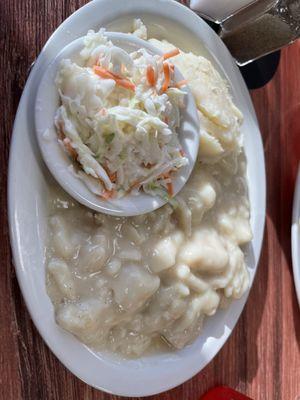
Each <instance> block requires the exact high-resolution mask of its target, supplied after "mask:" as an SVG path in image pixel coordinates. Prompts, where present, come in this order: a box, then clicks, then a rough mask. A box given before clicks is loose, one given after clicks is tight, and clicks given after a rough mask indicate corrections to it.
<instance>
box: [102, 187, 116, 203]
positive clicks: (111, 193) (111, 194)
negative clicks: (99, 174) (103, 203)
mask: <svg viewBox="0 0 300 400" xmlns="http://www.w3.org/2000/svg"><path fill="white" fill-rule="evenodd" d="M115 193H116V191H115V190H114V189H112V190H104V192H103V193H102V194H101V197H102V198H103V199H104V200H108V199H111V198H112V197H114V195H115Z"/></svg>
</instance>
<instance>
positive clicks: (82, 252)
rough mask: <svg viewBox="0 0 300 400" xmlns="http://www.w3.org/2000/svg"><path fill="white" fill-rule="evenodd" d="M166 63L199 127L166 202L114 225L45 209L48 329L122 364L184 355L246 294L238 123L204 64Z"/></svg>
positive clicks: (103, 218)
mask: <svg viewBox="0 0 300 400" xmlns="http://www.w3.org/2000/svg"><path fill="white" fill-rule="evenodd" d="M135 25H136V29H137V31H136V32H135V33H136V34H139V35H142V36H143V37H145V35H146V34H147V32H146V28H145V27H144V26H143V25H142V24H140V23H139V22H138V21H136V22H135ZM151 42H152V43H153V44H154V45H155V46H157V47H160V48H162V49H164V50H169V49H170V48H172V45H170V44H168V43H166V42H159V41H157V40H155V39H151ZM172 62H174V64H175V65H177V66H178V67H179V68H180V70H181V72H182V73H183V75H185V77H186V78H187V79H188V81H189V84H190V86H191V89H192V90H193V94H194V96H195V100H196V103H197V107H198V111H199V116H200V120H201V142H200V152H199V159H198V163H197V164H196V166H195V169H194V171H193V174H192V177H191V178H190V180H189V182H188V183H187V185H186V186H185V187H184V189H183V190H182V192H180V195H179V196H177V197H176V198H175V201H174V203H172V205H170V204H167V205H166V206H164V207H162V208H161V209H159V210H157V211H155V212H152V213H149V214H146V215H141V216H137V217H130V218H117V217H110V216H107V215H102V214H97V213H93V212H91V211H90V210H87V209H85V208H84V207H81V206H80V205H78V204H76V203H75V202H74V201H72V200H71V199H69V198H68V197H67V195H66V194H63V193H59V194H57V193H56V192H55V193H54V196H53V199H52V200H51V215H50V219H49V231H50V237H49V246H48V250H47V260H48V264H47V287H48V293H49V295H50V297H51V299H52V301H53V304H54V306H55V314H56V320H57V323H58V324H59V325H60V326H61V327H63V328H64V329H66V330H67V331H69V332H71V333H72V334H74V335H75V336H76V337H77V338H78V339H79V340H81V341H83V342H84V343H86V344H87V345H89V346H92V347H94V348H97V349H101V348H105V349H109V350H111V351H114V352H118V353H121V354H123V355H125V356H128V357H139V356H141V355H142V354H143V353H145V352H146V351H147V350H148V349H151V346H154V344H156V343H157V342H158V341H164V342H167V343H168V344H169V345H170V346H172V347H173V348H176V349H180V348H182V347H184V346H186V345H187V344H188V343H190V342H191V341H193V340H194V339H195V338H196V337H197V336H198V335H199V332H200V330H201V326H202V323H203V320H204V318H205V317H206V316H211V315H213V314H214V313H215V312H216V310H217V309H218V307H219V306H220V304H221V303H223V302H224V300H226V299H231V298H233V299H235V298H239V297H241V296H242V295H243V293H244V292H245V291H246V289H247V287H248V272H247V267H246V265H245V261H244V254H243V252H242V250H241V248H240V246H241V245H243V244H245V243H247V242H249V241H250V240H251V237H252V236H251V229H250V224H249V204H248V197H247V187H246V182H245V170H246V163H245V159H244V156H243V152H242V147H241V135H240V126H241V122H242V115H241V113H240V112H239V110H238V109H237V108H236V107H235V105H234V104H233V102H232V99H231V96H230V93H229V90H228V88H227V85H226V83H225V82H224V81H223V80H222V78H221V77H220V75H219V74H218V73H217V71H216V70H215V69H214V67H213V66H212V64H211V63H210V62H209V61H208V60H206V59H205V58H203V57H200V56H196V55H194V54H190V53H189V54H186V53H183V52H182V53H181V54H180V55H178V56H176V57H174V58H173V59H172Z"/></svg>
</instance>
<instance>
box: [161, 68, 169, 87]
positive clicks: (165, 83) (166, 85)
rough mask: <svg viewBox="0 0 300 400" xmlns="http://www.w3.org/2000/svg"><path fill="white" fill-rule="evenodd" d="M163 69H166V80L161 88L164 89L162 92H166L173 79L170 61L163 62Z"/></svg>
mask: <svg viewBox="0 0 300 400" xmlns="http://www.w3.org/2000/svg"><path fill="white" fill-rule="evenodd" d="M163 71H164V76H165V80H164V83H163V85H162V88H161V90H162V92H165V91H166V90H167V89H168V87H169V85H170V81H171V78H170V66H169V63H167V62H164V63H163Z"/></svg>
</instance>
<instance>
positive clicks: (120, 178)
mask: <svg viewBox="0 0 300 400" xmlns="http://www.w3.org/2000/svg"><path fill="white" fill-rule="evenodd" d="M177 54H179V50H178V49H174V50H172V51H170V52H169V53H165V54H164V55H163V56H158V55H152V54H150V53H149V52H147V51H146V50H145V49H143V48H141V49H140V50H138V51H136V52H133V53H130V54H128V53H127V52H126V51H124V50H123V49H121V48H120V47H117V46H115V45H114V44H113V43H112V42H111V41H109V40H108V38H107V37H106V35H105V30H104V29H101V30H100V31H99V32H97V33H95V32H94V31H89V32H88V34H87V36H86V37H85V38H84V48H83V50H82V51H81V53H80V62H79V63H75V62H72V61H71V60H69V59H65V60H63V62H62V63H61V66H60V68H59V71H58V73H57V77H56V85H57V88H58V92H59V96H60V101H61V105H60V106H59V108H58V110H57V112H56V115H55V126H56V130H57V134H58V140H59V143H60V144H61V145H62V147H63V149H64V150H65V151H66V152H67V153H68V155H69V156H70V157H71V158H72V159H73V160H74V161H75V164H74V165H75V166H76V167H75V168H74V173H76V175H77V176H78V177H79V178H80V179H82V180H83V181H84V182H85V183H86V185H87V187H88V188H89V190H91V191H92V192H93V193H95V194H97V195H99V196H101V197H102V198H103V199H106V200H107V199H112V198H121V197H123V196H125V195H127V194H129V193H131V194H138V193H139V191H140V190H143V191H144V192H146V193H149V194H151V195H154V196H157V195H159V196H163V197H164V196H168V197H169V198H170V197H172V196H173V179H174V177H175V174H176V172H177V171H178V170H179V169H180V168H181V167H183V166H184V165H186V164H187V163H188V159H187V158H186V157H185V155H184V153H183V150H182V148H181V144H180V142H179V138H178V132H177V129H178V127H179V126H180V115H181V113H180V109H181V108H182V107H184V102H185V92H184V91H183V90H182V89H181V88H182V86H184V85H186V81H181V82H177V83H176V82H175V79H174V65H173V64H172V63H171V62H170V60H169V59H170V58H171V57H174V56H175V55H177Z"/></svg>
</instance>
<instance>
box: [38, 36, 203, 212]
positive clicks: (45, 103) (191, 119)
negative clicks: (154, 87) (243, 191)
mask: <svg viewBox="0 0 300 400" xmlns="http://www.w3.org/2000/svg"><path fill="white" fill-rule="evenodd" d="M106 36H107V37H108V38H109V39H110V40H111V41H112V42H113V43H114V44H115V45H117V46H119V47H121V48H123V49H124V50H125V51H127V52H133V51H136V50H139V49H141V48H145V49H146V50H148V52H149V53H150V54H158V55H162V52H161V51H160V50H158V49H156V48H155V47H154V46H152V45H151V44H150V43H148V42H146V41H144V40H141V39H139V38H137V37H136V36H133V35H128V34H124V33H114V32H106ZM82 48H83V38H79V39H76V40H74V41H72V42H71V43H70V44H68V45H67V46H65V47H64V48H63V49H62V50H61V51H60V53H59V54H58V55H57V57H55V59H54V60H53V62H51V63H50V65H49V66H48V68H47V69H46V70H45V73H44V75H43V77H42V79H41V83H40V85H39V88H38V92H37V98H36V107H35V125H36V133H37V138H38V142H39V146H40V149H41V152H42V155H43V158H44V161H45V162H46V164H47V166H48V168H49V170H50V171H51V173H52V175H53V176H54V178H55V179H56V180H57V181H58V183H59V184H60V185H61V186H62V187H63V188H64V189H65V190H66V191H67V192H68V193H69V194H70V195H71V196H72V197H74V198H75V199H76V200H77V201H78V202H80V203H82V204H83V205H85V206H86V207H89V208H92V209H94V210H96V211H98V212H102V213H105V214H110V215H117V216H133V215H139V214H145V213H148V212H150V211H153V210H156V209H157V208H159V207H161V206H163V205H164V204H166V202H167V199H163V198H160V197H153V196H150V195H148V194H146V193H143V192H140V193H139V194H138V195H131V194H128V195H127V196H124V197H122V198H121V199H112V200H109V201H108V200H103V199H101V198H100V197H99V196H96V195H95V194H94V193H92V192H91V191H90V190H89V189H88V187H87V186H86V185H85V183H84V182H83V181H82V180H81V179H79V178H78V177H76V176H75V174H74V173H73V172H72V170H71V169H70V165H71V164H72V161H71V160H70V158H69V157H68V156H67V154H66V152H65V151H63V149H62V148H61V146H60V145H59V143H58V140H57V134H56V130H55V126H54V116H55V113H56V110H57V108H58V107H59V95H58V90H57V88H56V85H55V78H56V75H57V72H58V69H59V66H60V63H61V61H62V60H63V59H71V60H72V61H74V62H78V60H79V57H78V56H79V53H80V51H81V50H82ZM182 79H184V77H183V76H182V75H181V73H180V72H179V71H178V69H177V68H175V81H177V82H178V81H180V80H182ZM183 90H184V91H185V93H186V98H185V107H184V108H183V109H182V110H181V124H180V128H179V131H178V137H179V140H180V143H181V145H182V148H183V151H184V153H185V154H186V157H187V158H188V164H187V165H185V166H184V167H182V168H181V169H180V170H179V171H178V172H177V173H176V176H175V179H174V195H176V194H177V193H178V192H179V191H180V190H181V189H182V187H183V186H184V185H185V183H186V182H187V180H188V178H189V176H190V174H191V172H192V170H193V167H194V164H195V162H196V159H197V155H198V148H199V120H198V112H197V108H196V105H195V101H194V97H193V95H192V93H191V91H190V90H189V88H188V87H185V88H184V89H183Z"/></svg>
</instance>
